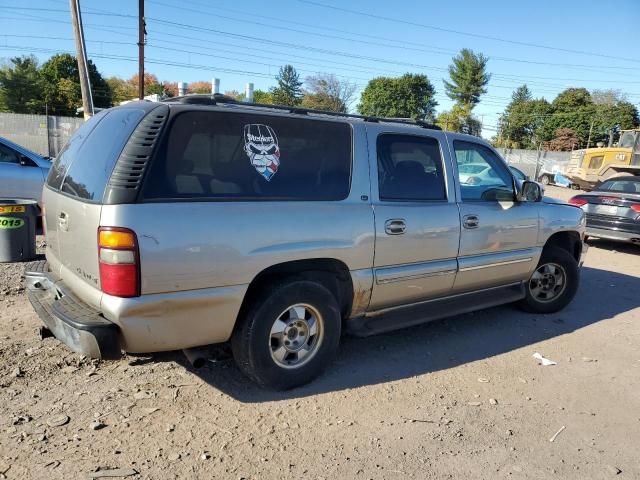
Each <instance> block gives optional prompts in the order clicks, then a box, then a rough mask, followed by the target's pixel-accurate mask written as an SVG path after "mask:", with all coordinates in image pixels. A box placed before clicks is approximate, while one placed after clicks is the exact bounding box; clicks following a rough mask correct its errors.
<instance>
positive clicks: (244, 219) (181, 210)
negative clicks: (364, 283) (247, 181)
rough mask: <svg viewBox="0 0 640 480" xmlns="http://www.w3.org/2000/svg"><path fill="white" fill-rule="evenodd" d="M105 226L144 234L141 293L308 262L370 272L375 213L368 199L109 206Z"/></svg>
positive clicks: (241, 279) (207, 284)
mask: <svg viewBox="0 0 640 480" xmlns="http://www.w3.org/2000/svg"><path fill="white" fill-rule="evenodd" d="M101 223H102V225H104V226H106V225H115V226H120V227H126V228H131V229H132V230H134V231H135V232H136V234H137V236H138V243H139V248H140V260H141V277H142V294H143V295H144V294H151V293H163V292H172V291H181V290H193V289H201V288H211V287H222V286H230V285H241V284H248V283H250V282H251V281H252V280H253V278H255V276H256V275H257V274H258V273H260V272H261V271H262V270H264V269H266V268H268V267H270V266H272V265H276V264H279V263H283V262H287V261H292V260H301V259H308V258H333V259H337V260H340V261H342V262H344V263H345V264H346V265H347V266H348V268H349V269H350V270H357V269H362V268H371V265H372V261H373V243H374V235H373V215H372V211H371V206H370V205H369V204H368V203H364V202H359V203H358V202H351V201H348V200H347V201H344V202H326V203H325V202H251V203H249V202H242V203H235V202H234V203H231V202H228V203H227V202H218V203H216V202H211V203H209V202H193V203H151V204H138V205H120V206H104V207H103V211H102V219H101Z"/></svg>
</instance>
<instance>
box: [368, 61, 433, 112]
mask: <svg viewBox="0 0 640 480" xmlns="http://www.w3.org/2000/svg"><path fill="white" fill-rule="evenodd" d="M435 93H436V90H435V88H434V87H433V85H432V84H431V82H430V81H429V78H428V77H427V76H426V75H422V74H411V73H405V74H404V75H403V76H401V77H397V78H391V77H378V78H374V79H373V80H370V81H369V83H368V84H367V86H366V88H365V89H364V91H363V92H362V96H361V97H360V104H359V105H358V111H359V112H360V113H361V114H362V115H368V116H375V117H391V118H394V117H395V118H414V119H421V120H426V121H428V122H433V121H434V116H435V107H436V105H437V104H438V103H437V102H436V101H435V99H434V96H435Z"/></svg>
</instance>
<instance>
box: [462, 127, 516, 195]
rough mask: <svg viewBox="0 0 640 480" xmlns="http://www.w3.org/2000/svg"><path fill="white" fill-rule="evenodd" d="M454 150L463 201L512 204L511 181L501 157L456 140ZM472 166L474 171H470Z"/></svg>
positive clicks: (487, 150)
mask: <svg viewBox="0 0 640 480" xmlns="http://www.w3.org/2000/svg"><path fill="white" fill-rule="evenodd" d="M453 148H454V150H455V153H456V161H457V163H458V179H459V180H460V191H461V194H462V200H463V201H511V200H513V197H514V191H513V177H512V175H511V173H510V172H509V169H508V168H507V167H506V166H505V165H504V163H503V162H502V160H501V159H500V157H498V156H497V155H496V154H495V153H494V152H493V151H491V150H490V149H489V148H487V147H485V146H484V145H480V144H478V143H473V142H464V141H459V140H456V141H454V142H453ZM471 165H473V166H474V168H473V169H470V168H469V166H471ZM476 166H477V167H476ZM480 166H482V169H480V168H479V167H480ZM471 170H472V171H471Z"/></svg>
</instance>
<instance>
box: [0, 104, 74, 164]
mask: <svg viewBox="0 0 640 480" xmlns="http://www.w3.org/2000/svg"><path fill="white" fill-rule="evenodd" d="M83 123H84V120H83V119H82V118H75V117H57V116H51V115H49V116H45V115H25V114H20V113H0V137H4V138H7V139H9V140H11V141H12V142H15V143H17V144H19V145H22V146H23V147H25V148H28V149H29V150H32V151H34V152H36V153H39V154H40V155H45V156H50V157H55V156H56V155H57V154H58V152H59V151H60V150H61V149H62V147H64V145H65V144H66V143H67V140H69V138H70V137H71V135H73V134H74V132H75V131H76V130H77V129H78V128H80V126H81V125H82V124H83Z"/></svg>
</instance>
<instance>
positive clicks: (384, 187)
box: [376, 134, 447, 201]
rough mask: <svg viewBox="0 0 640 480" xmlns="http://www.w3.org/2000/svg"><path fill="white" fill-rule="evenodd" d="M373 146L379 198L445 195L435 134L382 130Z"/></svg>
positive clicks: (437, 197)
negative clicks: (433, 135) (386, 131)
mask: <svg viewBox="0 0 640 480" xmlns="http://www.w3.org/2000/svg"><path fill="white" fill-rule="evenodd" d="M376 149H377V152H378V188H379V192H380V200H390V201H443V200H446V199H447V194H446V188H445V178H444V171H443V167H442V155H441V153H440V145H439V144H438V141H437V140H436V139H435V138H430V137H418V136H414V135H396V134H383V135H380V136H379V137H378V140H377V144H376Z"/></svg>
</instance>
